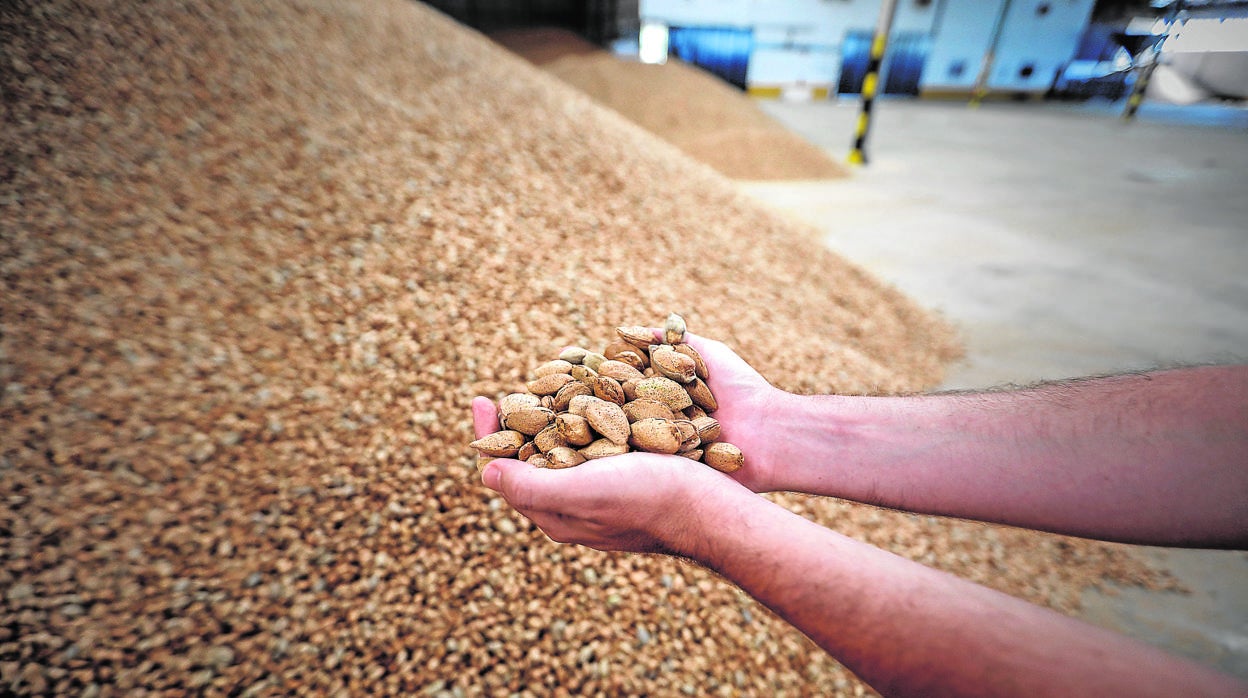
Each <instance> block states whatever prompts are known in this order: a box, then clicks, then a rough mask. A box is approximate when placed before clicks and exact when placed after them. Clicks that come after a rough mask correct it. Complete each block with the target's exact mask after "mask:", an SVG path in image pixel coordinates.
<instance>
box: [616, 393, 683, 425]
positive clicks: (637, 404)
mask: <svg viewBox="0 0 1248 698" xmlns="http://www.w3.org/2000/svg"><path fill="white" fill-rule="evenodd" d="M624 416H626V417H628V421H629V422H635V421H637V420H639V419H651V418H659V419H674V418H675V415H674V414H673V413H672V408H670V407H668V406H667V405H664V404H663V403H661V402H659V401H658V400H649V399H646V398H642V399H639V400H631V401H629V402H626V403H624Z"/></svg>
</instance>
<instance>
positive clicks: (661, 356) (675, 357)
mask: <svg viewBox="0 0 1248 698" xmlns="http://www.w3.org/2000/svg"><path fill="white" fill-rule="evenodd" d="M650 365H651V366H654V370H656V371H658V372H659V374H661V375H663V376H666V377H668V378H671V379H672V380H674V381H676V382H677V383H688V382H690V381H692V380H693V379H694V378H695V377H696V374H697V364H695V363H694V361H693V359H692V358H691V357H688V356H685V355H684V354H681V353H680V352H678V351H676V349H675V348H673V347H672V345H670V344H659V345H656V346H653V347H651V348H650Z"/></svg>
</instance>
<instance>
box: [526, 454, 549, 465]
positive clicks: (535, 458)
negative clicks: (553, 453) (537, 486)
mask: <svg viewBox="0 0 1248 698" xmlns="http://www.w3.org/2000/svg"><path fill="white" fill-rule="evenodd" d="M524 462H525V463H528V464H529V465H531V466H533V467H535V468H549V467H550V459H549V458H547V457H546V454H544V453H537V454H534V455H531V456H529V457H528V458H527V459H525V461H524Z"/></svg>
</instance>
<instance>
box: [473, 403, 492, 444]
mask: <svg viewBox="0 0 1248 698" xmlns="http://www.w3.org/2000/svg"><path fill="white" fill-rule="evenodd" d="M472 431H473V433H474V434H476V435H477V438H478V439H479V438H481V437H483V436H489V435H490V434H493V433H494V432H496V431H498V408H497V407H495V406H494V403H493V402H492V401H490V399H489V398H486V397H481V396H480V395H478V396H477V397H474V398H473V399H472Z"/></svg>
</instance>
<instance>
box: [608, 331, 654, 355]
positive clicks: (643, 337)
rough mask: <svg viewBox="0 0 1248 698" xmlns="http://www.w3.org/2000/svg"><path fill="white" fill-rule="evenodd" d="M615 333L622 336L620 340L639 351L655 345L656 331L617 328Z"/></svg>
mask: <svg viewBox="0 0 1248 698" xmlns="http://www.w3.org/2000/svg"><path fill="white" fill-rule="evenodd" d="M615 333H616V334H618V335H620V339H622V340H624V341H625V342H628V343H629V344H631V345H633V346H635V347H637V348H638V349H646V348H649V346H650V345H651V344H654V330H652V329H650V328H649V327H640V326H633V327H617V328H615Z"/></svg>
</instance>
